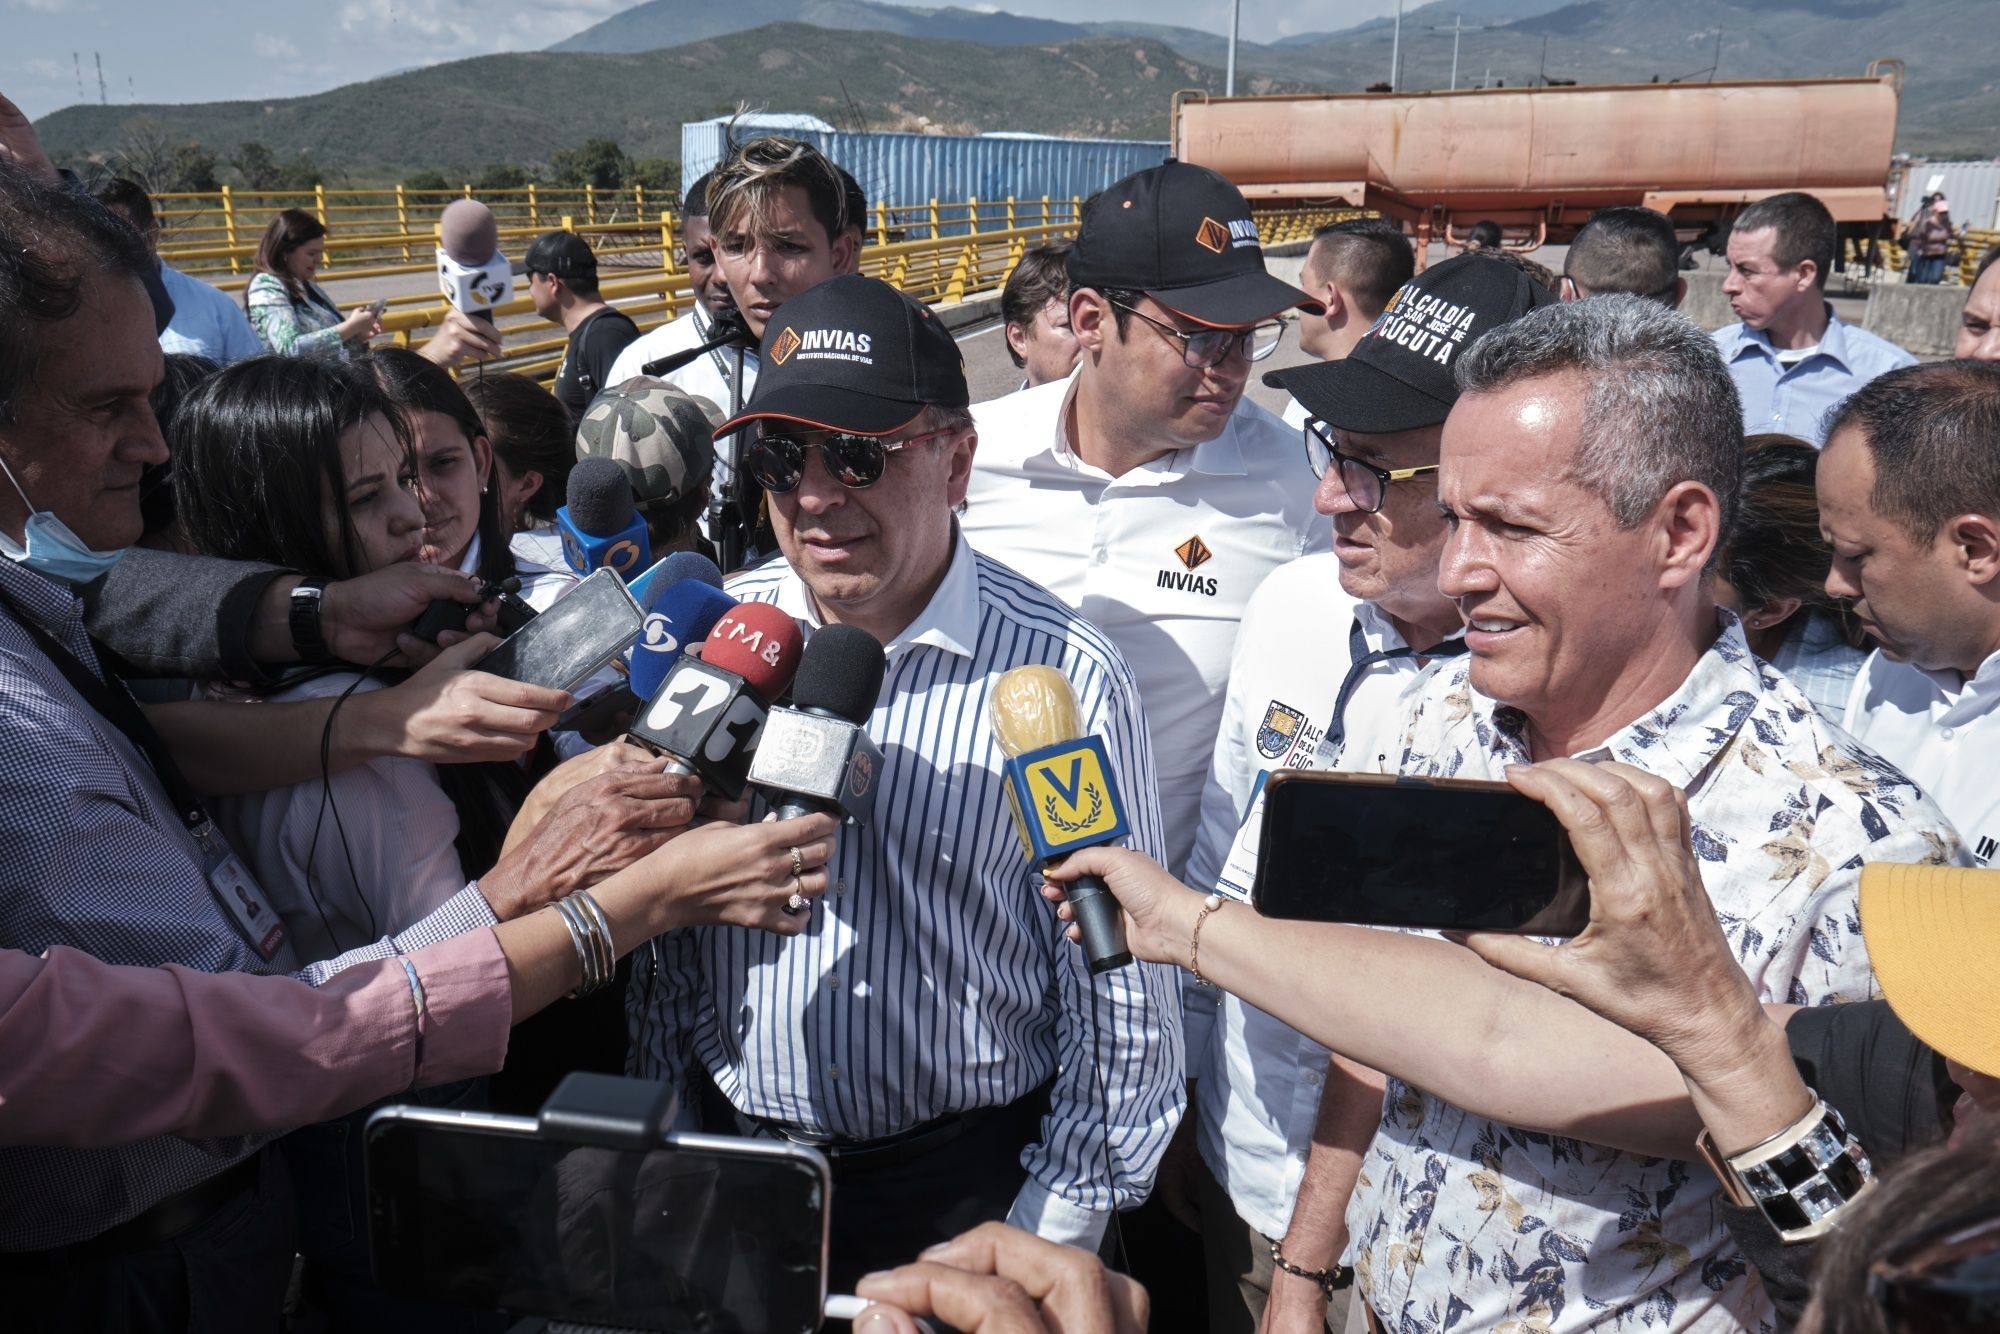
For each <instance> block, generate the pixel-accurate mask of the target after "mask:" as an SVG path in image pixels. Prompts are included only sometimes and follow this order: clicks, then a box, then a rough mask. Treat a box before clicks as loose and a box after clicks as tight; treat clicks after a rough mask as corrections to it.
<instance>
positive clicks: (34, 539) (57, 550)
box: [0, 459, 125, 584]
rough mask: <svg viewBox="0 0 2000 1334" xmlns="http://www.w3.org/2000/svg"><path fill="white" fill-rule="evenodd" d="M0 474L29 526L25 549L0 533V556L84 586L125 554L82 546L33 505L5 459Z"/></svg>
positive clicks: (65, 528) (60, 523) (25, 528)
mask: <svg viewBox="0 0 2000 1334" xmlns="http://www.w3.org/2000/svg"><path fill="white" fill-rule="evenodd" d="M0 473H5V474H6V475H7V481H8V483H9V484H10V485H12V486H13V488H14V494H15V495H17V496H19V497H20V498H21V503H22V504H23V505H26V506H27V507H28V510H29V513H28V522H27V523H26V524H25V525H23V527H22V530H21V535H22V537H23V538H25V539H26V542H27V545H25V546H23V545H22V544H21V543H20V542H16V541H15V540H14V539H13V538H11V537H9V536H7V534H6V533H4V532H0V556H5V557H6V558H7V559H8V560H11V561H13V562H15V563H16V564H19V565H25V566H27V567H28V568H29V569H31V570H33V571H35V572H36V573H37V574H45V575H47V576H48V577H49V578H51V579H60V580H62V581H63V582H64V583H67V584H87V583H89V582H90V581H91V580H93V579H95V578H97V577H98V576H99V575H101V574H103V573H104V572H105V571H106V570H108V569H110V568H111V567H112V565H114V564H115V563H117V560H118V558H119V557H120V556H122V555H124V554H125V552H124V549H123V548H122V547H121V548H120V549H118V550H117V551H92V550H91V549H90V548H89V547H87V546H85V545H84V544H83V539H81V538H79V537H78V536H77V535H76V534H75V533H72V532H71V531H70V530H69V525H68V524H66V523H64V522H63V521H62V520H61V519H58V518H57V517H56V516H55V515H54V514H51V513H50V512H49V511H47V510H38V509H36V508H35V503H34V502H33V501H31V500H29V499H28V493H27V492H26V491H23V490H22V489H21V483H20V482H19V481H18V480H17V479H16V478H15V476H14V470H13V469H12V468H10V467H8V466H7V461H6V460H5V459H0Z"/></svg>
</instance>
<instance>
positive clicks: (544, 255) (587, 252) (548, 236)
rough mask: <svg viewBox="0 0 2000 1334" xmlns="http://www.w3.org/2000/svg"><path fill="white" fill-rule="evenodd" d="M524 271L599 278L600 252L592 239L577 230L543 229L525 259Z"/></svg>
mask: <svg viewBox="0 0 2000 1334" xmlns="http://www.w3.org/2000/svg"><path fill="white" fill-rule="evenodd" d="M521 270H522V272H524V273H552V274H554V275H555V276H556V277H558V278H595V277H596V276H597V255H596V252H594V251H592V250H591V248H590V242H588V241H586V240H584V239H583V238H582V237H581V236H578V235H577V234H576V233H575V232H543V233H542V234H541V235H540V236H537V237H536V238H535V243H534V244H533V245H531V246H529V247H528V254H527V258H525V259H523V260H522V261H521Z"/></svg>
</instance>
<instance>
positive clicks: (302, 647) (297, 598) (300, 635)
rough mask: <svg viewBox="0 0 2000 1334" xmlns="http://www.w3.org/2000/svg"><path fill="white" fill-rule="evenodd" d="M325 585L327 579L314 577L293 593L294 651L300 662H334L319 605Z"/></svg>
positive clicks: (291, 603) (291, 612)
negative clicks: (322, 625) (327, 642)
mask: <svg viewBox="0 0 2000 1334" xmlns="http://www.w3.org/2000/svg"><path fill="white" fill-rule="evenodd" d="M326 585H327V581H326V580H325V579H322V578H318V577H314V578H310V579H301V580H300V581H299V582H298V585H297V586H296V587H295V588H293V589H292V593H291V599H290V607H289V613H290V615H289V620H290V623H291V630H292V649H293V651H295V652H296V653H297V654H298V655H299V661H301V662H315V663H316V662H328V661H331V660H332V658H333V654H332V653H331V652H330V651H329V650H328V649H327V646H326V636H325V634H324V633H322V631H321V629H320V601H321V598H322V597H323V596H324V595H325V593H326Z"/></svg>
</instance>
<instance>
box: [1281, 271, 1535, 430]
mask: <svg viewBox="0 0 2000 1334" xmlns="http://www.w3.org/2000/svg"><path fill="white" fill-rule="evenodd" d="M1556 299H1557V298H1556V295H1555V293H1553V292H1551V291H1549V289H1548V288H1546V287H1544V286H1542V285H1541V284H1540V283H1538V282H1536V281H1535V280H1534V279H1533V278H1530V277H1529V276H1528V275H1527V274H1526V273H1525V272H1523V271H1522V270H1520V269H1517V268H1515V267H1514V266H1513V265H1512V264H1508V263H1505V262H1503V261H1501V260H1498V259H1492V258H1489V257H1488V256H1485V255H1480V254H1469V255H1457V256H1454V257H1452V258H1451V259H1448V260H1445V261H1444V262H1443V263H1442V264H1433V265H1431V266H1430V267H1429V268H1428V269H1425V270H1424V271H1423V272H1422V273H1420V274H1418V275H1417V276H1416V277H1414V278H1412V279H1410V281H1408V282H1406V283H1404V284H1403V285H1402V286H1401V287H1400V288H1398V289H1397V290H1396V295H1394V296H1392V297H1390V298H1389V304H1388V305H1387V306H1386V307H1384V308H1383V311H1382V313H1381V314H1380V315H1378V316H1376V317H1375V323H1374V324H1373V325H1372V326H1371V327H1370V328H1369V330H1368V332H1367V333H1365V334H1363V335H1362V337H1361V341H1360V342H1358V343H1356V344H1355V345H1354V347H1353V350H1351V351H1350V352H1349V353H1348V354H1347V355H1346V356H1345V357H1342V358H1341V359H1340V360H1338V361H1314V362H1308V363H1307V364H1305V365H1303V366H1288V367H1286V368H1285V369H1284V370H1280V371H1272V372H1270V373H1269V374H1267V375H1266V376H1265V377H1264V383H1265V384H1267V385H1270V386H1271V387H1272V388H1273V389H1283V390H1284V391H1285V392H1287V393H1289V394H1290V395H1291V396H1292V397H1293V398H1295V399H1297V400H1298V401H1299V403H1300V405H1301V406H1302V407H1304V408H1305V410H1306V412H1307V413H1308V414H1310V415H1311V416H1313V417H1315V418H1317V419H1319V420H1320V421H1323V422H1325V423H1326V424H1327V425H1329V426H1332V427H1334V428H1336V429H1338V430H1342V431H1361V432H1363V433H1364V434H1367V435H1389V434H1392V433H1394V432H1396V431H1415V430H1418V429H1420V428H1422V427H1425V426H1436V425H1437V424H1438V423H1439V422H1442V421H1443V420H1444V419H1445V418H1446V417H1448V416H1450V415H1451V405H1452V404H1453V403H1455V402H1457V401H1458V381H1457V379H1456V378H1454V377H1455V370H1456V366H1455V363H1456V362H1457V360H1458V357H1459V354H1460V353H1462V352H1464V350H1465V349H1466V348H1468V347H1470V346H1472V345H1473V344H1474V343H1476V342H1478V341H1479V338H1480V335H1482V334H1484V333H1486V332H1487V330H1489V329H1495V328H1498V327H1499V326H1500V325H1503V324H1507V323H1510V322H1512V321H1514V320H1517V319H1519V318H1521V316H1523V315H1525V314H1527V313H1528V312H1529V311H1531V310H1533V309H1535V308H1536V307H1538V306H1547V305H1553V304H1554V303H1555V301H1556Z"/></svg>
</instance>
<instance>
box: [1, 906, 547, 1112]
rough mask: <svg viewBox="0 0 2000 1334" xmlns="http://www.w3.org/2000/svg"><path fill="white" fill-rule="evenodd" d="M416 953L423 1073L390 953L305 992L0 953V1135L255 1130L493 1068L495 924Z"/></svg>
mask: <svg viewBox="0 0 2000 1334" xmlns="http://www.w3.org/2000/svg"><path fill="white" fill-rule="evenodd" d="M556 929H557V930H558V931H560V930H561V927H560V926H558V927H557V928H556ZM410 962H411V964H412V965H413V966H414V967H415V968H416V970H417V976H418V978H419V980H420V982H421V984H422V986H423V991H424V1001H425V1016H424V1024H423V1054H424V1061H423V1065H422V1067H421V1068H418V1067H417V1065H416V1051H417V1026H416V1022H415V1018H416V1016H415V1008H414V1001H413V997H412V994H411V991H410V984H409V978H408V975H407V974H406V973H405V972H404V970H403V967H402V963H401V961H399V960H396V959H384V960H379V961H377V962H374V963H370V964H365V965H362V966H360V967H357V968H353V969H350V970H348V971H347V972H345V973H342V974H341V975H340V976H339V977H336V978H334V979H332V980H331V981H329V982H328V983H327V984H326V985H324V986H321V987H310V986H307V985H305V984H304V983H301V982H299V981H296V980H294V979H292V978H287V977H265V976H258V975H254V974H249V973H222V974H214V973H204V972H198V971H195V970H193V969H188V968H182V967H179V966H177V965H168V966H166V967H162V968H126V967H115V966H113V965H111V964H106V963H101V962H99V961H98V960H96V959H93V958H92V957H90V956H89V955H87V954H82V953H79V952H77V951H75V950H71V949H65V948H60V947H58V948H56V949H53V950H50V951H49V953H48V954H47V955H46V956H44V957H43V958H40V959H37V958H35V957H33V956H32V955H29V954H25V953H22V952H20V951H17V950H9V951H5V952H4V953H0V1139H4V1140H5V1141H6V1142H7V1143H9V1144H43V1145H69V1146H75V1147H90V1148H108V1147H111V1146H113V1145H118V1144H127V1143H131V1142H133V1141H136V1140H142V1139H148V1138H151V1137H152V1136H155V1135H182V1136H187V1137H190V1138H204V1139H205V1138H211V1137H218V1136H228V1135H241V1134H251V1133H255V1132H259V1131H270V1130H277V1129H282V1128H285V1127H289V1126H295V1125H306V1124H310V1123H312V1122H315V1121H323V1120H326V1119H327V1118H329V1117H332V1116H337V1115H339V1114H341V1113H342V1112H345V1111H348V1110H350V1109H352V1108H355V1107H361V1106H365V1105H367V1104H368V1103H369V1102H371V1101H373V1100H374V1099H376V1098H380V1097H383V1096H384V1095H386V1094H389V1093H393V1092H395V1091H396V1090H397V1089H401V1088H407V1087H410V1086H411V1085H412V1084H413V1083H416V1084H439V1083H447V1082H450V1081H452V1080H458V1079H466V1078H470V1077H471V1076H473V1075H477V1074H484V1073H487V1072H489V1071H492V1070H496V1069H498V1068H499V1066H500V1062H501V1060H502V1059H503V1058H504V1056H505V1054H506V1050H507V1029H508V1026H509V1025H510V1024H511V1022H512V1020H513V1003H512V1000H511V999H510V997H509V995H508V983H507V978H508V961H507V958H506V956H505V955H504V954H503V953H502V950H501V946H500V944H499V941H498V939H497V938H496V936H495V934H494V933H493V932H490V931H477V932H472V933H470V934H467V935H464V936H461V937H459V938H457V939H455V940H451V941H447V942H445V943H443V944H440V945H438V946H436V947H434V948H432V949H428V950H424V951H421V952H420V953H418V954H416V955H413V956H412V957H411V960H410ZM557 962H560V959H558V960H557ZM50 1034H61V1035H62V1038H61V1040H60V1041H51V1040H50V1039H49V1035H50Z"/></svg>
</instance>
